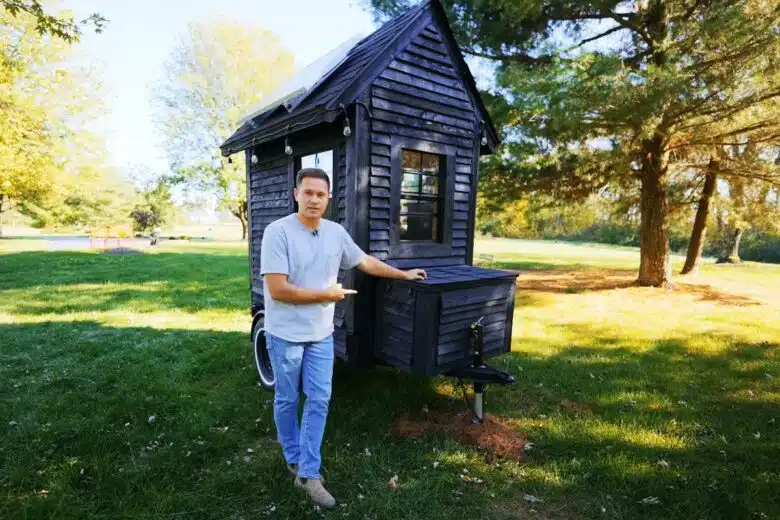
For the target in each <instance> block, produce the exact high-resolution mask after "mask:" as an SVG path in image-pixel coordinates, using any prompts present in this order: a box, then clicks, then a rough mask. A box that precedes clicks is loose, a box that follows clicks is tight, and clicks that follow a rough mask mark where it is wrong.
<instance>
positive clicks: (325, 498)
mask: <svg viewBox="0 0 780 520" xmlns="http://www.w3.org/2000/svg"><path fill="white" fill-rule="evenodd" d="M304 480H305V482H304ZM295 487H297V488H300V489H302V490H304V491H306V493H307V494H308V495H309V498H310V499H311V501H312V502H314V503H315V504H317V505H318V506H321V507H324V508H325V509H333V508H334V507H336V499H335V498H333V495H331V494H330V493H328V490H327V489H325V487H324V486H323V485H322V481H321V480H320V479H318V478H309V479H301V478H300V477H295Z"/></svg>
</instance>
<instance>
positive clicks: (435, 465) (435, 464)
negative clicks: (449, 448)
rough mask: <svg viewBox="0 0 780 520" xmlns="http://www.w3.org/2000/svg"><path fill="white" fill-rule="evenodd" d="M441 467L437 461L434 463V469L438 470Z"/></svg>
mask: <svg viewBox="0 0 780 520" xmlns="http://www.w3.org/2000/svg"><path fill="white" fill-rule="evenodd" d="M438 467H439V461H436V462H434V463H433V469H436V468H438Z"/></svg>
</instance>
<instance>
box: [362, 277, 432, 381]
mask: <svg viewBox="0 0 780 520" xmlns="http://www.w3.org/2000/svg"><path fill="white" fill-rule="evenodd" d="M380 290H381V292H382V293H381V294H378V295H377V296H378V301H379V304H380V308H378V309H377V313H376V319H377V320H379V323H378V324H377V335H376V345H375V347H374V355H375V356H376V357H377V358H379V359H380V360H381V361H384V362H385V363H387V364H388V365H391V366H397V367H403V368H406V369H409V368H410V367H411V365H412V349H413V346H414V332H415V331H414V325H415V320H414V317H415V312H416V296H417V295H416V291H414V290H413V289H412V288H410V286H409V285H406V284H393V283H392V282H388V283H385V284H382V285H381V289H380ZM422 325H424V324H422Z"/></svg>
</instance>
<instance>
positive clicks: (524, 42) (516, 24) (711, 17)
mask: <svg viewBox="0 0 780 520" xmlns="http://www.w3.org/2000/svg"><path fill="white" fill-rule="evenodd" d="M434 1H435V0H434ZM409 3H412V2H409V1H407V0H372V6H373V7H374V9H375V12H376V13H377V15H378V16H379V17H386V16H390V15H392V14H395V13H396V12H397V11H398V10H400V9H402V8H404V7H406V6H407V5H408V4H409ZM442 4H444V6H445V9H446V10H447V12H448V15H449V17H450V22H451V23H452V25H453V28H454V31H455V33H456V37H457V38H458V41H459V43H460V45H461V47H462V49H463V50H464V52H465V53H467V54H471V55H472V56H478V57H482V58H486V59H489V60H492V61H493V62H494V63H495V64H496V66H497V67H496V78H495V79H496V85H497V92H498V93H499V94H501V96H500V97H499V100H500V101H501V103H502V104H503V105H504V106H502V107H501V108H502V112H501V115H502V118H501V119H502V120H503V121H504V122H506V123H507V126H506V127H505V132H506V134H505V135H506V141H507V144H506V146H505V152H506V153H505V154H504V155H503V156H502V158H501V159H500V161H501V162H502V163H503V164H502V165H501V168H500V169H501V171H502V172H503V175H504V176H506V175H507V174H510V177H509V179H506V178H504V179H503V180H502V183H503V184H504V186H502V191H503V193H512V190H511V189H507V187H508V186H507V184H509V185H513V186H519V187H523V188H525V189H528V188H529V187H531V188H535V189H547V190H551V191H552V192H553V193H555V194H556V195H557V196H582V195H583V194H587V193H590V192H592V191H593V190H595V189H598V188H599V187H601V186H604V185H605V184H607V183H615V182H616V183H631V182H638V183H639V184H640V187H641V200H640V210H641V228H640V233H641V260H640V267H639V278H638V283H639V284H640V285H652V286H663V285H666V284H668V283H670V282H671V267H670V258H669V246H668V228H669V183H670V180H669V167H670V165H671V164H674V162H675V161H677V160H681V158H684V157H685V156H687V155H689V154H690V153H691V152H692V151H693V150H694V149H702V148H706V149H712V148H713V147H718V146H724V145H729V144H731V143H733V142H734V141H735V140H736V141H738V140H740V139H742V140H744V139H753V140H756V139H767V138H770V137H768V136H775V138H776V136H777V134H778V133H780V132H778V129H780V120H779V119H778V114H777V112H776V111H774V110H771V109H770V107H771V106H773V105H774V101H775V100H776V98H778V97H780V74H778V68H780V4H778V3H777V2H776V1H774V0H737V1H734V0H704V1H702V0H638V1H636V2H623V1H615V0H603V1H596V0H576V1H575V0H536V1H533V0H512V1H506V0H443V1H442ZM745 114H749V115H750V117H744V116H745ZM732 120H733V121H735V122H737V123H742V122H744V124H733V125H728V124H726V125H724V121H725V122H726V123H728V122H729V121H732ZM493 160H494V161H496V159H493ZM488 179H490V177H488ZM509 187H511V186H509Z"/></svg>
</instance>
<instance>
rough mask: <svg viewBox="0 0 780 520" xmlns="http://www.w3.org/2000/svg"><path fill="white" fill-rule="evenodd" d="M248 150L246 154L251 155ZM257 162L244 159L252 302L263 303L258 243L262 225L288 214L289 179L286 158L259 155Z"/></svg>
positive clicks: (287, 159)
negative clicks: (252, 162) (245, 161)
mask: <svg viewBox="0 0 780 520" xmlns="http://www.w3.org/2000/svg"><path fill="white" fill-rule="evenodd" d="M251 153H252V152H251V150H248V151H247V155H251ZM259 159H260V160H259V161H258V163H257V164H251V161H247V165H248V167H249V179H248V191H249V200H248V203H249V231H250V232H249V251H250V264H249V265H250V266H251V270H252V306H253V308H262V307H263V297H262V294H263V279H262V277H261V276H260V245H261V243H262V241H263V232H264V231H265V227H266V226H267V225H268V224H270V223H271V222H273V221H274V220H277V219H280V218H282V217H284V216H286V215H289V213H290V209H289V197H290V181H289V177H288V166H287V165H288V161H289V158H288V157H287V156H286V155H284V154H280V155H277V156H273V157H269V156H261V157H259Z"/></svg>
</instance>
